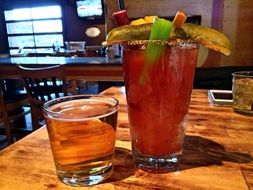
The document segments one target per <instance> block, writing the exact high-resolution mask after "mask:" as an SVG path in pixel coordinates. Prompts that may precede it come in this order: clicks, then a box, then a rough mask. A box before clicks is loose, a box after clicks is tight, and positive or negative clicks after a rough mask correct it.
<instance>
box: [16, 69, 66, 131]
mask: <svg viewBox="0 0 253 190" xmlns="http://www.w3.org/2000/svg"><path fill="white" fill-rule="evenodd" d="M18 70H19V74H20V76H21V77H22V79H23V81H24V85H25V88H26V91H27V93H28V98H29V103H30V106H31V115H32V125H33V130H36V129H38V128H40V127H41V126H42V125H43V124H44V123H43V122H42V121H44V117H43V111H42V106H43V104H44V103H45V102H46V101H49V100H52V99H54V98H58V97H62V96H66V95H67V94H68V86H67V82H66V78H65V72H64V69H63V67H61V66H60V65H56V66H50V67H44V68H26V67H23V66H21V65H18Z"/></svg>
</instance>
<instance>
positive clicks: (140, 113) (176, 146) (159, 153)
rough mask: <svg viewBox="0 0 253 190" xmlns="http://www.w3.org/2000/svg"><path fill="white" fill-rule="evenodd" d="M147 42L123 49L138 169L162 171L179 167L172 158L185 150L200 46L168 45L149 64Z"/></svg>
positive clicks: (133, 44)
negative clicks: (185, 132) (188, 115)
mask: <svg viewBox="0 0 253 190" xmlns="http://www.w3.org/2000/svg"><path fill="white" fill-rule="evenodd" d="M142 42H144V43H142ZM145 43H146V42H145V41H137V42H136V43H135V42H128V44H126V45H124V49H123V65H124V75H125V76H124V77H125V86H126V92H127V93H126V94H127V103H128V115H129V122H130V133H131V138H132V151H133V157H134V160H135V162H136V164H137V166H138V167H140V168H142V169H144V170H146V171H151V172H157V173H160V172H166V171H168V170H170V169H171V167H174V166H173V164H171V162H173V159H174V161H175V159H176V161H177V159H178V156H179V155H180V154H181V153H182V144H183V139H184V129H185V127H186V122H187V118H186V115H187V113H188V108H189V103H190V97H191V90H192V83H193V78H194V72H195V66H196V61H197V53H198V47H197V45H196V44H194V43H192V42H185V41H177V42H175V43H171V44H169V43H167V44H163V45H164V46H165V48H164V51H163V53H162V55H161V56H160V57H159V59H157V60H156V61H155V63H154V64H152V65H151V66H149V67H148V68H145V66H144V64H145V61H147V60H146V54H145V48H146V45H145ZM144 68H145V69H146V71H145V73H147V76H146V77H144V79H145V80H141V78H142V75H143V73H144V72H143V69H144ZM159 159H160V161H161V159H162V163H160V161H159Z"/></svg>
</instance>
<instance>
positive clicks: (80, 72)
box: [0, 57, 123, 81]
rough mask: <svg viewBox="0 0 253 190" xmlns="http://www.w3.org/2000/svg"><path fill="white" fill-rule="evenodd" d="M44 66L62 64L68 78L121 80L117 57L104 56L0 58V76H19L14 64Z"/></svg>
mask: <svg viewBox="0 0 253 190" xmlns="http://www.w3.org/2000/svg"><path fill="white" fill-rule="evenodd" d="M17 64H22V65H24V66H27V67H45V66H50V65H63V66H64V67H65V71H66V76H67V78H68V79H84V80H87V81H123V70H122V64H121V60H120V59H119V58H115V59H109V60H108V59H106V58H105V57H12V58H0V78H10V79H17V78H19V75H18V72H17V69H16V65H17Z"/></svg>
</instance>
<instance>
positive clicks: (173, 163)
mask: <svg viewBox="0 0 253 190" xmlns="http://www.w3.org/2000/svg"><path fill="white" fill-rule="evenodd" d="M180 157H181V155H180V154H173V155H169V156H162V157H154V156H150V155H143V154H140V153H138V152H136V151H133V159H134V162H135V164H136V166H137V167H138V168H139V169H141V170H144V171H146V172H149V173H167V172H173V171H178V169H179V160H180Z"/></svg>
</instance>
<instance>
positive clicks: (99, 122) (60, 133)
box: [43, 95, 118, 186]
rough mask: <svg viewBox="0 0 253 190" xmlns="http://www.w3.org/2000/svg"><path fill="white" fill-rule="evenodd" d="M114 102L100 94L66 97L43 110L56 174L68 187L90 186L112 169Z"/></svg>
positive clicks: (45, 106)
mask: <svg viewBox="0 0 253 190" xmlns="http://www.w3.org/2000/svg"><path fill="white" fill-rule="evenodd" d="M117 106H118V101H117V100H116V99H114V98H110V97H106V96H100V95H79V96H78V95H76V96H67V97H63V98H59V99H55V100H52V101H49V102H47V103H46V104H45V105H44V107H43V109H44V115H45V118H46V124H47V130H48V134H49V139H50V144H51V149H52V154H53V157H54V161H55V166H56V171H57V175H58V177H59V179H60V180H62V181H63V182H64V183H66V184H69V185H72V186H86V185H93V184H97V183H99V182H102V181H104V180H105V179H107V178H108V177H109V176H110V175H111V174H112V171H113V158H114V151H115V133H116V125H117V109H118V108H117Z"/></svg>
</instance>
